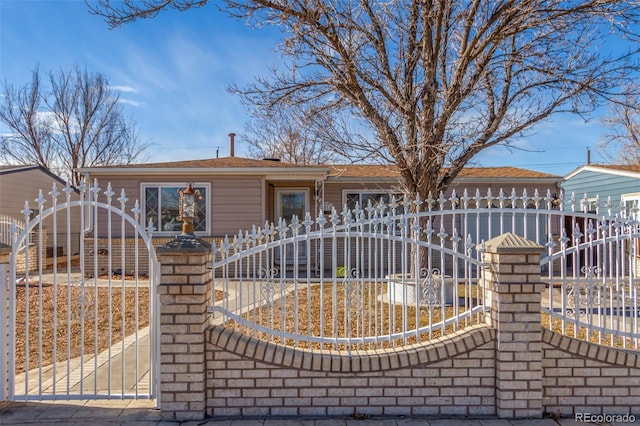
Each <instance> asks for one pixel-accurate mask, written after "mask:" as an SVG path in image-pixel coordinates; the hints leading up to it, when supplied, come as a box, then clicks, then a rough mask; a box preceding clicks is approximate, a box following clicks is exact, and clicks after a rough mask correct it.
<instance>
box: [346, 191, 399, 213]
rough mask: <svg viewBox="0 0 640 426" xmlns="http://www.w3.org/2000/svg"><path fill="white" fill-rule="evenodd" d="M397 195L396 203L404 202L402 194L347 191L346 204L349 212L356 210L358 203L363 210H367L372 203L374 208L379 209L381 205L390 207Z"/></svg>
mask: <svg viewBox="0 0 640 426" xmlns="http://www.w3.org/2000/svg"><path fill="white" fill-rule="evenodd" d="M394 195H395V197H396V202H400V201H402V194H399V193H390V192H372V191H345V192H344V203H345V204H346V205H347V208H348V209H349V210H353V209H355V208H356V203H357V204H359V206H360V208H361V209H365V208H366V207H368V206H369V202H371V206H372V207H378V206H379V205H380V204H381V203H384V204H385V205H387V206H388V205H389V203H391V199H392V197H393V196H394Z"/></svg>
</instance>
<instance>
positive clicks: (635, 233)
mask: <svg viewBox="0 0 640 426" xmlns="http://www.w3.org/2000/svg"><path fill="white" fill-rule="evenodd" d="M634 210H635V208H634ZM634 213H635V212H628V211H627V212H625V214H623V215H620V216H614V217H604V216H599V215H598V214H587V213H582V214H573V215H572V216H571V217H570V220H568V221H567V225H568V227H570V228H568V229H570V230H571V232H570V233H568V231H567V229H563V231H562V234H561V236H560V238H559V239H558V241H557V243H553V244H549V245H548V247H547V251H548V256H547V257H546V258H545V259H543V264H546V265H549V266H548V275H547V282H548V289H547V292H546V295H545V302H546V303H545V305H543V313H544V314H546V315H547V318H545V319H543V321H544V322H543V323H544V325H545V326H546V327H548V328H550V329H552V330H554V331H557V332H560V333H562V334H565V335H569V336H572V337H577V338H579V339H582V340H588V341H591V342H594V343H598V344H602V345H607V346H614V347H619V348H631V349H638V348H639V344H640V332H639V325H640V306H639V300H638V289H639V285H640V282H639V280H638V260H639V259H638V256H639V255H640V253H639V251H638V241H639V238H640V227H639V223H638V221H636V220H634V219H627V218H625V217H624V216H627V217H630V218H633V217H634V215H635V214H634Z"/></svg>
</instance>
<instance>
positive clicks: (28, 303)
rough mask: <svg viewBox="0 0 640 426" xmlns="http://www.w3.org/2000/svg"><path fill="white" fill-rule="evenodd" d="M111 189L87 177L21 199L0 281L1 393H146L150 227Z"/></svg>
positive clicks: (151, 298) (152, 276)
mask: <svg viewBox="0 0 640 426" xmlns="http://www.w3.org/2000/svg"><path fill="white" fill-rule="evenodd" d="M114 196H116V194H115V193H114V192H113V190H112V188H111V185H110V184H109V185H108V186H107V188H106V190H105V191H104V192H102V190H101V188H100V187H99V186H98V183H97V181H94V183H93V185H91V186H90V187H88V186H87V185H86V184H85V182H83V183H82V184H81V185H80V187H79V188H78V189H73V188H71V187H70V186H68V185H67V186H66V187H65V188H64V189H63V190H62V191H59V190H58V189H57V187H56V185H55V183H54V184H53V187H52V189H51V191H50V192H49V193H48V197H45V196H44V194H43V192H42V191H40V194H39V195H38V197H37V198H36V199H35V202H36V205H37V206H35V208H34V209H33V210H32V209H31V208H30V205H29V202H25V207H24V210H23V211H22V212H21V213H22V215H23V216H24V222H25V223H26V226H25V228H24V230H20V231H19V230H18V229H16V228H15V227H14V229H13V230H12V232H11V234H12V239H11V255H10V263H9V274H8V286H7V285H2V286H1V289H0V293H5V292H8V294H0V299H1V300H3V301H8V312H9V315H8V320H7V319H6V318H5V316H4V315H3V316H2V317H1V318H0V321H2V322H3V324H1V325H2V329H3V330H7V329H8V333H6V332H5V333H3V335H5V336H8V339H7V340H8V342H7V345H6V346H7V347H8V352H7V355H8V360H7V363H8V372H6V371H5V369H3V371H2V372H0V375H4V374H8V377H7V378H6V381H5V380H2V381H1V382H0V383H8V389H7V392H8V395H7V398H8V399H9V400H52V399H61V400H64V399H114V398H122V399H133V398H141V399H142V398H156V396H157V383H158V380H157V379H158V377H159V375H158V365H159V364H158V363H159V359H158V357H157V353H158V351H157V347H158V346H157V345H158V341H159V339H158V337H157V336H158V334H157V329H158V325H159V321H158V314H159V310H158V309H157V303H156V298H157V296H156V291H155V290H156V288H157V281H158V278H159V267H158V262H157V259H156V254H155V251H154V248H153V246H152V239H151V233H152V231H153V228H152V227H151V226H149V228H147V229H145V228H144V224H143V222H144V219H142V218H141V213H142V211H141V209H140V207H139V203H138V201H136V202H135V204H134V206H133V208H131V206H130V205H129V206H128V205H127V203H128V201H129V200H128V199H127V197H126V194H125V192H124V190H122V192H121V193H120V194H119V197H118V198H117V199H115V200H114ZM25 247H27V248H29V247H35V248H36V249H35V250H30V249H25ZM5 277H6V275H5V274H3V276H2V279H6V278H5ZM5 322H8V324H4V323H5ZM2 379H5V378H2ZM5 386H6V385H5ZM157 403H158V404H159V401H158V402H157Z"/></svg>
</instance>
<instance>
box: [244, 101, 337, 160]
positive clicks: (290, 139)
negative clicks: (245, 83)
mask: <svg viewBox="0 0 640 426" xmlns="http://www.w3.org/2000/svg"><path fill="white" fill-rule="evenodd" d="M249 107H251V106H250V105H249ZM250 113H251V121H249V122H248V123H247V125H246V127H245V130H246V134H245V135H244V136H245V137H244V139H245V141H246V142H247V144H248V145H249V155H250V156H251V157H253V158H279V159H281V160H282V161H284V162H287V163H295V164H328V163H333V162H336V160H337V159H338V158H340V156H339V154H338V153H336V152H335V151H333V150H332V146H333V143H329V142H328V141H326V140H325V139H324V138H323V135H324V133H322V132H318V131H317V130H316V129H317V128H326V127H331V124H330V121H331V120H332V119H333V117H331V116H329V117H325V116H324V115H323V114H322V113H319V112H311V111H306V112H305V111H303V110H300V109H298V108H288V107H287V106H283V105H280V104H278V105H274V106H273V107H272V108H268V109H264V108H251V112H250ZM319 122H322V125H321V124H318V123H319Z"/></svg>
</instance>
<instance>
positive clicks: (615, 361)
mask: <svg viewBox="0 0 640 426" xmlns="http://www.w3.org/2000/svg"><path fill="white" fill-rule="evenodd" d="M542 342H543V343H542V348H543V352H544V358H543V360H542V368H543V378H542V381H543V388H544V397H543V404H544V407H545V411H546V412H547V413H549V414H552V415H561V416H573V415H574V414H576V413H590V414H634V415H640V352H638V351H632V350H623V349H616V348H611V347H605V346H600V345H597V344H594V343H589V342H585V341H582V340H578V339H574V338H571V337H567V336H562V335H560V334H558V333H554V332H552V331H550V330H547V329H544V331H543V335H542Z"/></svg>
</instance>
